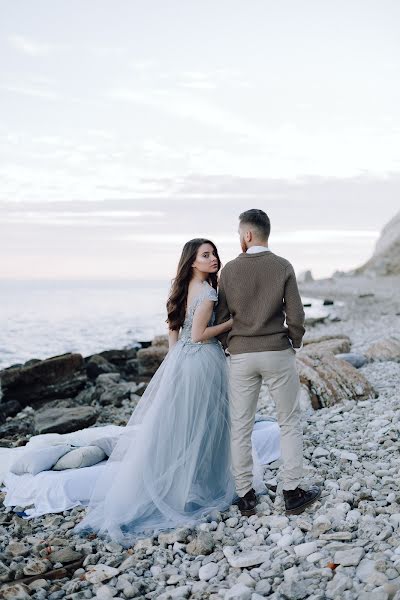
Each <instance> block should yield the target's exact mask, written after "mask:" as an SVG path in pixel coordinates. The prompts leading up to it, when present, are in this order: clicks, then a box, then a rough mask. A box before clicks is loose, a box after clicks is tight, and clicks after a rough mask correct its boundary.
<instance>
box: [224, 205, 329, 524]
mask: <svg viewBox="0 0 400 600" xmlns="http://www.w3.org/2000/svg"><path fill="white" fill-rule="evenodd" d="M270 229H271V227H270V221H269V218H268V216H267V214H266V213H265V212H264V211H262V210H258V209H251V210H248V211H246V212H244V213H242V214H241V215H240V217H239V235H240V244H241V247H242V250H243V253H242V254H240V255H239V256H238V257H237V258H235V259H234V260H232V261H230V262H229V263H228V264H227V265H226V266H225V267H224V268H223V269H222V271H221V278H220V282H219V286H220V287H219V301H218V306H217V317H216V323H217V324H218V323H222V322H224V321H226V320H227V319H229V317H230V315H232V317H233V327H232V329H231V331H230V332H229V333H228V334H225V335H224V336H221V337H220V340H221V342H222V345H223V346H224V347H225V348H227V349H228V351H229V354H230V359H229V363H230V415H231V450H232V468H233V475H234V477H235V482H236V491H237V494H238V496H239V504H238V506H239V509H240V510H241V512H242V514H244V515H251V514H254V513H255V507H256V503H257V500H256V494H255V491H254V489H253V487H252V485H253V484H252V482H253V461H252V447H251V433H252V429H253V425H254V418H255V413H256V408H257V401H258V396H259V393H260V387H261V382H262V380H263V379H264V380H265V382H266V384H267V386H268V389H269V392H270V394H271V396H272V398H273V400H274V402H275V405H276V410H277V416H278V422H279V425H280V430H281V453H282V460H283V473H282V479H283V496H284V500H285V506H286V513H287V514H299V513H301V512H303V510H304V509H305V508H306V507H307V506H309V505H310V504H312V503H313V502H315V500H316V499H317V498H319V496H320V495H321V492H320V489H319V488H318V487H317V486H312V487H311V488H310V490H308V491H306V490H303V489H302V488H300V487H299V484H300V479H301V477H302V458H303V431H302V423H301V412H300V406H299V402H298V391H299V376H298V373H297V370H296V359H295V357H296V351H298V350H300V349H301V347H302V338H303V335H304V332H305V329H304V309H303V303H302V300H301V297H300V294H299V290H298V287H297V282H296V276H295V274H294V270H293V267H292V265H291V264H290V263H289V261H287V260H286V259H285V258H282V257H280V256H277V255H276V254H274V253H273V252H271V251H270V250H269V248H268V238H269V234H270ZM285 321H286V324H285Z"/></svg>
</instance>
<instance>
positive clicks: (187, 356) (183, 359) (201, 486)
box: [74, 341, 235, 547]
mask: <svg viewBox="0 0 400 600" xmlns="http://www.w3.org/2000/svg"><path fill="white" fill-rule="evenodd" d="M234 497H235V488H234V481H233V478H232V475H231V461H230V428H229V404H228V381H227V365H226V359H225V355H224V352H223V350H222V348H221V346H220V344H219V343H218V342H216V341H212V342H211V343H205V344H193V343H187V342H183V341H178V343H177V344H176V345H175V346H174V348H173V349H172V350H171V351H170V352H169V353H168V354H167V356H166V358H165V359H164V361H163V363H162V364H161V366H160V367H159V369H158V371H157V372H156V373H155V375H154V376H153V378H152V380H151V382H150V384H149V386H148V387H147V389H146V391H145V393H144V394H143V396H142V398H141V400H140V402H139V403H138V405H137V407H136V409H135V410H134V412H133V414H132V416H131V418H130V420H129V422H128V424H127V426H126V428H125V430H124V432H123V433H122V434H121V436H120V437H119V439H118V441H117V444H116V446H115V448H114V450H113V452H112V454H111V456H110V457H109V459H108V461H107V463H106V473H105V475H104V477H102V478H101V481H98V482H97V483H96V486H95V489H94V490H93V494H92V496H91V499H90V503H89V505H88V508H87V513H86V515H85V517H84V518H83V520H82V521H81V522H80V523H79V524H78V525H77V526H76V527H75V530H74V531H75V532H77V533H79V532H91V531H94V532H96V533H97V534H98V535H100V536H109V537H110V538H111V539H112V540H114V541H117V542H119V543H121V544H122V545H123V546H125V547H129V546H130V545H132V544H133V543H134V542H135V540H136V539H138V538H139V537H143V536H146V535H151V534H156V533H157V532H160V531H163V530H166V529H171V528H175V527H177V526H191V525H194V524H195V523H196V522H198V521H199V520H201V519H203V518H204V517H205V516H207V515H208V514H210V513H211V512H212V511H214V510H225V509H226V508H227V507H229V505H230V504H231V503H232V500H233V499H234Z"/></svg>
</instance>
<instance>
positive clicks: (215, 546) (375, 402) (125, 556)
mask: <svg viewBox="0 0 400 600" xmlns="http://www.w3.org/2000/svg"><path fill="white" fill-rule="evenodd" d="M300 287H301V292H302V294H303V295H307V296H310V297H316V298H321V299H330V300H332V301H333V303H334V304H333V306H334V312H333V315H334V316H333V318H332V317H331V318H329V319H326V320H325V321H323V322H319V323H317V324H315V325H314V326H313V327H309V328H308V330H307V334H306V337H312V338H318V337H320V336H338V337H340V336H342V335H345V336H348V337H349V338H350V340H351V352H355V353H358V354H361V355H364V353H366V352H367V350H368V348H369V347H370V346H371V345H372V344H374V343H376V342H380V341H382V340H385V339H389V338H390V339H394V340H400V299H399V291H400V277H398V276H393V277H367V276H358V277H352V276H341V277H339V276H338V277H334V278H331V279H326V280H320V281H312V282H309V283H307V284H302V285H301V286H300ZM359 371H360V373H362V375H364V377H365V378H366V379H367V380H368V382H369V383H370V384H371V385H372V387H373V388H374V390H375V394H376V397H373V398H372V397H371V398H369V399H364V400H356V399H354V398H352V397H349V398H348V399H347V400H345V401H343V402H340V403H338V404H334V405H333V406H329V407H327V408H321V409H320V410H314V409H313V408H312V407H311V406H309V407H307V406H305V407H304V458H305V461H304V462H305V483H306V484H311V483H316V484H319V485H321V486H322V496H321V498H320V501H319V502H317V503H316V504H314V505H313V506H312V507H311V508H309V509H307V510H306V511H305V512H304V513H302V514H301V515H299V516H290V517H287V516H285V514H284V507H283V501H282V497H281V495H280V493H279V488H278V490H276V486H277V484H278V482H279V476H277V475H278V470H279V463H273V464H272V465H269V468H268V469H267V470H266V473H265V477H264V479H265V481H266V482H267V486H268V487H267V489H266V493H265V494H264V495H261V496H259V503H258V506H257V514H256V515H254V516H251V517H242V516H241V515H240V513H239V511H238V509H237V507H236V506H232V507H230V509H229V510H227V511H226V512H224V513H216V514H213V515H211V516H210V517H209V518H208V519H207V520H205V521H204V522H203V523H201V524H200V525H199V526H197V527H196V528H194V529H187V528H181V529H177V530H173V531H169V532H165V533H162V534H160V535H158V536H157V537H152V538H146V539H141V540H139V541H138V542H137V544H136V545H135V546H134V547H132V548H129V549H125V548H123V547H122V546H119V545H118V544H116V543H114V542H112V541H110V540H105V539H100V538H97V537H96V536H94V535H92V536H89V537H87V538H82V537H78V536H77V535H75V534H74V533H73V532H72V529H73V527H74V525H75V524H76V523H77V522H78V521H79V520H80V519H81V518H82V516H83V514H84V510H85V509H84V508H83V507H75V508H74V509H72V510H69V511H65V512H64V513H59V514H50V515H44V516H43V517H38V518H34V519H31V520H25V519H23V518H21V517H19V516H18V515H17V514H16V513H15V512H14V511H15V510H16V509H14V510H13V509H12V508H11V507H5V506H4V505H3V503H1V506H0V586H1V587H0V597H2V598H6V599H9V600H14V599H15V600H17V599H25V598H26V599H27V598H32V599H38V600H42V599H47V598H49V599H50V600H58V599H61V598H65V599H68V600H80V599H85V598H87V599H88V600H89V599H91V598H99V599H100V600H108V599H109V598H121V599H128V598H138V599H139V598H140V599H143V600H144V599H153V598H154V599H160V600H167V599H170V598H194V599H199V600H200V599H214V600H217V599H218V600H219V599H225V600H233V599H238V600H260V598H265V597H268V598H271V599H274V600H280V599H288V600H291V599H294V600H296V599H299V600H301V599H303V598H308V599H310V600H324V599H325V598H332V599H334V598H338V599H343V600H356V599H360V600H369V599H371V600H393V599H394V600H400V543H399V540H400V491H399V484H400V475H399V473H400V453H399V450H400V436H399V433H400V386H399V382H400V352H399V355H398V356H397V357H396V356H392V357H390V359H389V360H386V359H385V360H369V361H367V362H366V363H365V364H364V366H362V367H361V368H360V369H359ZM133 408H134V403H133V402H131V401H130V400H129V399H125V400H123V401H122V403H121V405H120V406H119V407H115V406H107V407H106V408H105V410H104V411H103V413H102V416H101V422H104V423H115V424H124V422H126V421H127V420H128V418H129V416H130V415H131V413H132V410H133ZM22 412H25V414H26V415H28V414H29V410H27V409H26V408H25V409H24V411H22ZM259 412H260V413H262V414H266V415H269V414H272V415H273V414H274V407H273V406H272V405H271V402H270V399H269V396H268V393H267V391H266V389H265V388H262V391H261V394H260V401H259ZM16 418H24V415H21V413H19V414H18V415H16V416H15V417H14V419H16ZM27 418H28V417H27ZM0 498H1V499H4V493H3V494H2V495H1V496H0Z"/></svg>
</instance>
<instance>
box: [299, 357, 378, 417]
mask: <svg viewBox="0 0 400 600" xmlns="http://www.w3.org/2000/svg"><path fill="white" fill-rule="evenodd" d="M297 367H298V371H299V375H300V381H301V383H302V384H303V385H305V386H306V387H307V388H308V390H309V392H310V395H311V402H312V406H313V407H314V408H322V407H326V406H332V405H334V404H337V403H338V402H341V401H343V400H350V399H353V400H366V399H367V398H375V397H376V392H375V390H374V389H373V387H372V386H371V384H370V383H369V381H368V380H367V379H366V378H365V377H364V375H362V373H360V372H359V371H357V369H355V368H354V367H353V366H352V365H350V364H349V363H348V362H346V361H344V360H340V359H338V358H336V357H335V355H334V354H333V353H332V352H320V351H319V350H317V351H315V352H314V353H313V352H312V350H311V349H310V350H307V352H305V351H304V350H303V351H302V352H300V353H299V354H298V356H297Z"/></svg>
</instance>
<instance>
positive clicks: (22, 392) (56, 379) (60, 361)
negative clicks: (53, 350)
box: [0, 353, 87, 406]
mask: <svg viewBox="0 0 400 600" xmlns="http://www.w3.org/2000/svg"><path fill="white" fill-rule="evenodd" d="M29 363H30V364H28V363H25V365H23V366H22V367H13V368H8V369H4V370H3V371H0V384H1V394H0V396H1V402H6V401H8V400H17V401H18V402H19V403H20V404H21V405H22V406H26V405H27V404H33V403H35V402H38V401H45V400H49V399H53V398H68V397H71V396H75V395H76V394H77V393H78V392H79V391H80V390H81V389H82V388H83V387H84V386H85V384H86V380H87V378H86V372H85V369H84V360H83V357H82V356H81V354H70V353H68V354H62V355H60V356H53V357H52V358H47V359H46V360H40V361H34V362H33V364H32V361H29ZM0 406H1V405H0Z"/></svg>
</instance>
